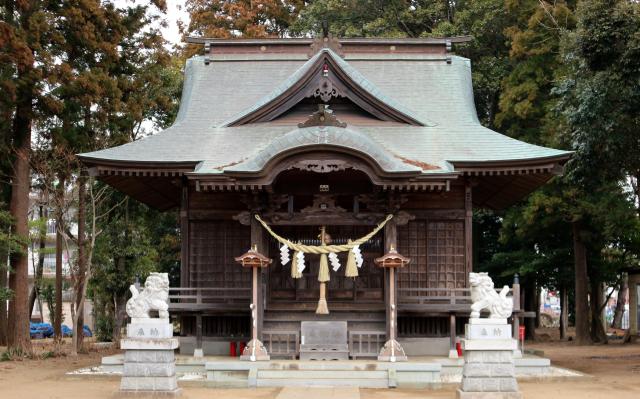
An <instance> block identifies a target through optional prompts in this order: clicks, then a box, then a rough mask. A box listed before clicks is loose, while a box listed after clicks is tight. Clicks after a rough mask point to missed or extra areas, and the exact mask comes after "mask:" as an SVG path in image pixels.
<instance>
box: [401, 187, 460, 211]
mask: <svg viewBox="0 0 640 399" xmlns="http://www.w3.org/2000/svg"><path fill="white" fill-rule="evenodd" d="M406 198H407V202H406V203H404V204H403V205H402V207H403V208H404V209H464V186H460V185H452V186H451V188H450V190H449V191H442V192H425V193H409V194H406Z"/></svg>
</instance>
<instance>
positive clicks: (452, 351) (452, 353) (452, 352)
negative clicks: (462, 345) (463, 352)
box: [449, 349, 460, 359]
mask: <svg viewBox="0 0 640 399" xmlns="http://www.w3.org/2000/svg"><path fill="white" fill-rule="evenodd" d="M459 357H460V356H458V351H457V350H456V349H450V350H449V359H458V358H459Z"/></svg>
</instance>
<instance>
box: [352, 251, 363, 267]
mask: <svg viewBox="0 0 640 399" xmlns="http://www.w3.org/2000/svg"><path fill="white" fill-rule="evenodd" d="M351 251H353V254H354V255H355V258H356V266H358V268H361V267H362V264H363V263H364V259H362V252H360V245H356V246H355V247H353V249H352V250H351Z"/></svg>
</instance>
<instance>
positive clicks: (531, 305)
mask: <svg viewBox="0 0 640 399" xmlns="http://www.w3.org/2000/svg"><path fill="white" fill-rule="evenodd" d="M524 290H525V292H526V294H525V303H524V310H526V311H527V312H534V311H535V310H536V309H535V307H536V302H537V301H536V292H537V291H538V290H537V289H536V282H535V280H528V281H527V282H526V284H525V285H524ZM524 325H525V338H526V339H528V340H531V341H535V339H536V319H535V318H534V317H525V319H524Z"/></svg>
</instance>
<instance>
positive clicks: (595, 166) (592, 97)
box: [555, 0, 640, 189]
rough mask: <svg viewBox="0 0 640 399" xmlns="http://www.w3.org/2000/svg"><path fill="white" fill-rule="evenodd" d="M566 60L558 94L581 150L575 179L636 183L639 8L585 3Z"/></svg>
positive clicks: (639, 170) (639, 168) (639, 169)
mask: <svg viewBox="0 0 640 399" xmlns="http://www.w3.org/2000/svg"><path fill="white" fill-rule="evenodd" d="M562 57H563V61H564V63H565V64H566V66H567V72H566V75H565V76H563V77H562V79H561V80H560V81H559V83H558V85H557V87H556V91H555V94H556V95H557V96H559V98H560V101H559V103H558V106H557V110H558V114H559V116H561V117H562V118H563V119H564V121H565V122H566V132H567V134H566V139H567V140H569V141H571V142H572V143H573V145H574V147H575V149H576V154H575V156H574V158H573V160H572V164H571V169H570V172H571V173H572V177H573V178H574V179H575V180H576V181H577V182H579V183H580V184H581V185H582V186H584V187H585V188H586V189H588V188H589V187H591V186H593V185H594V184H598V182H599V181H601V180H602V181H608V180H615V181H620V180H623V179H626V178H628V177H634V178H636V179H637V178H638V177H639V176H640V156H638V154H640V141H639V140H638V131H640V118H639V117H638V109H640V4H639V3H637V2H629V1H605V0H596V1H590V2H582V3H581V4H580V7H579V8H578V27H577V29H576V31H575V32H573V33H571V34H568V35H566V37H565V40H564V42H563V46H562ZM594 182H595V183H594ZM636 189H637V188H636Z"/></svg>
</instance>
